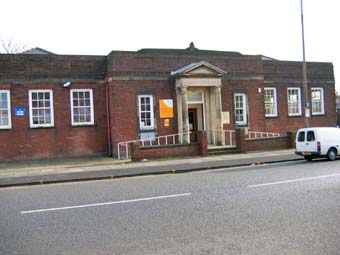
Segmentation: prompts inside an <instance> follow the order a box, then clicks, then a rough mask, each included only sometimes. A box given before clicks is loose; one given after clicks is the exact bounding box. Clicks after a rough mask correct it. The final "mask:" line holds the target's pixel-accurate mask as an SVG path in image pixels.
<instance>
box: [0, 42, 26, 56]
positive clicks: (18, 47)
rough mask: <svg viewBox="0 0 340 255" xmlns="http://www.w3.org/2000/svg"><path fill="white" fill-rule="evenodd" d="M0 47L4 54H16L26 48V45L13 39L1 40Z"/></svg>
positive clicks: (0, 51)
mask: <svg viewBox="0 0 340 255" xmlns="http://www.w3.org/2000/svg"><path fill="white" fill-rule="evenodd" d="M1 47H2V49H1V48H0V53H5V54H18V53H21V52H23V51H25V50H26V48H27V45H23V44H20V43H17V42H14V41H13V40H4V39H2V40H1Z"/></svg>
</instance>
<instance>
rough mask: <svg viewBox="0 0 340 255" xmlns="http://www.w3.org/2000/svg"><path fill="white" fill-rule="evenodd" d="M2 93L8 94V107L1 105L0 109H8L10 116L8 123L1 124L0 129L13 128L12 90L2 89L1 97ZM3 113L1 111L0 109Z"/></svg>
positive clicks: (0, 91)
mask: <svg viewBox="0 0 340 255" xmlns="http://www.w3.org/2000/svg"><path fill="white" fill-rule="evenodd" d="M1 94H6V95H7V106H6V108H1V105H0V110H6V109H7V111H8V114H7V117H8V120H7V121H8V125H1V124H0V129H10V128H12V118H11V92H10V91H9V90H0V97H1ZM0 114H1V111H0Z"/></svg>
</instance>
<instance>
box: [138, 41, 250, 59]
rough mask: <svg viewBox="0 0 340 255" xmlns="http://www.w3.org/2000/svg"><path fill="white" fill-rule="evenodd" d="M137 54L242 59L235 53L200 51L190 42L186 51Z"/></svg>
mask: <svg viewBox="0 0 340 255" xmlns="http://www.w3.org/2000/svg"><path fill="white" fill-rule="evenodd" d="M137 52H138V53H147V54H161V55H164V54H175V55H200V56H207V57H209V56H211V57H219V56H220V57H237V58H239V57H244V55H242V54H241V53H239V52H236V51H216V50H200V49H198V48H196V47H195V45H194V43H193V42H191V43H190V46H189V47H188V48H186V49H140V50H139V51H137Z"/></svg>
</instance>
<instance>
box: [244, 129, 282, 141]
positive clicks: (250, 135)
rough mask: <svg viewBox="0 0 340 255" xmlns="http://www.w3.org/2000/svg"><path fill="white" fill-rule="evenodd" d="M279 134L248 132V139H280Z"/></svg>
mask: <svg viewBox="0 0 340 255" xmlns="http://www.w3.org/2000/svg"><path fill="white" fill-rule="evenodd" d="M279 136H280V134H279V133H272V132H257V131H248V135H247V136H246V138H247V139H249V140H252V139H259V138H272V137H279Z"/></svg>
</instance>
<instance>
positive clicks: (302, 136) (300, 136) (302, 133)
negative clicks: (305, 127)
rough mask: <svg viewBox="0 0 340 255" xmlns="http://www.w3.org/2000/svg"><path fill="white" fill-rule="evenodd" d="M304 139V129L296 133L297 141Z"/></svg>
mask: <svg viewBox="0 0 340 255" xmlns="http://www.w3.org/2000/svg"><path fill="white" fill-rule="evenodd" d="M304 141H305V131H301V132H299V135H298V142H304Z"/></svg>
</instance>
